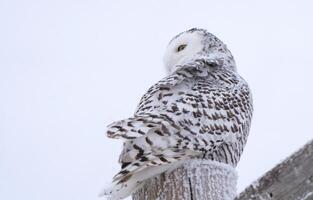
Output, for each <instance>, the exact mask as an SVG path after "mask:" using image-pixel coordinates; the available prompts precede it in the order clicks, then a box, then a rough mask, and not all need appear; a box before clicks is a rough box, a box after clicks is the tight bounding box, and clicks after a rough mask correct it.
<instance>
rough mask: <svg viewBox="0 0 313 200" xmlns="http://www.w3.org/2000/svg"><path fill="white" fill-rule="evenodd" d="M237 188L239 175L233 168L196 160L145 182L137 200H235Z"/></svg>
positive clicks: (137, 192)
mask: <svg viewBox="0 0 313 200" xmlns="http://www.w3.org/2000/svg"><path fill="white" fill-rule="evenodd" d="M236 185H237V172H236V170H235V169H234V168H233V167H232V166H231V165H227V164H223V163H219V162H215V161H208V160H201V159H193V160H189V161H187V162H185V163H184V164H183V165H182V166H181V167H179V168H177V169H175V170H173V171H171V172H168V173H163V174H161V175H159V176H158V177H155V178H151V179H149V180H147V181H145V183H144V185H143V187H141V188H140V189H139V190H138V191H136V192H135V193H134V195H133V200H169V199H170V200H197V199H206V200H233V199H234V198H235V197H236Z"/></svg>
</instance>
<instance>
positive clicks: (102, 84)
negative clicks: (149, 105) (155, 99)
mask: <svg viewBox="0 0 313 200" xmlns="http://www.w3.org/2000/svg"><path fill="white" fill-rule="evenodd" d="M311 2H312V1H310V0H307V1H286V0H284V1H272V0H263V1H258V2H257V1H253V2H252V1H233V2H231V1H207V0H206V1H204V0H203V1H200V0H198V1H178V0H177V1H166V0H163V1H160V0H154V1H126V0H125V1H105V0H89V1H87V0H85V1H83V0H51V1H47V0H46V1H43V0H41V1H39V0H28V1H22V0H20V1H17V0H0V94H1V96H0V199H5V200H17V199H25V200H43V199H44V200H55V199H58V200H96V199H98V197H97V195H98V193H99V192H100V189H101V188H102V186H104V185H105V184H106V183H109V182H110V180H111V177H112V176H113V175H114V173H116V172H117V170H118V169H119V166H118V164H117V162H116V161H117V157H118V154H119V151H120V147H121V143H120V142H118V141H112V140H109V139H107V138H106V137H105V135H104V131H105V125H106V124H109V123H110V122H112V121H114V120H118V119H122V118H126V117H129V116H131V115H132V113H133V111H134V109H135V107H136V105H137V103H138V101H139V98H140V97H141V95H142V94H144V92H145V91H146V90H147V88H148V87H149V86H150V85H152V84H153V83H155V82H157V81H158V80H159V79H161V78H162V77H163V76H164V74H165V73H164V70H163V66H162V55H163V52H164V49H165V46H166V44H167V42H168V41H169V40H170V39H171V37H173V36H174V35H176V34H177V33H179V32H181V31H184V30H186V29H189V28H192V27H202V28H206V29H208V30H209V31H211V32H212V33H214V34H216V35H217V36H218V37H220V38H221V39H222V40H223V41H224V42H225V43H227V45H228V47H229V48H230V49H231V51H232V52H233V54H234V56H235V58H236V61H237V64H238V70H239V73H240V74H241V75H242V76H243V77H244V78H245V79H246V80H247V81H248V82H249V84H250V86H251V89H252V91H253V94H254V104H255V113H254V118H253V123H252V129H251V132H250V138H249V140H248V144H247V147H246V149H245V152H244V154H243V156H242V159H241V162H240V164H239V166H238V172H239V181H238V191H241V190H243V189H244V188H245V187H246V186H247V185H249V184H250V183H251V182H252V181H254V180H255V179H257V178H258V177H260V176H261V175H262V174H263V173H265V172H266V171H267V170H269V169H271V168H272V167H274V166H275V164H277V163H279V162H280V161H282V160H283V159H284V158H286V157H287V156H288V155H290V154H291V153H292V152H294V151H295V150H297V149H298V148H299V147H301V146H302V145H303V144H305V143H306V142H307V141H308V140H309V139H311V138H313V134H312V129H311V127H312V123H313V121H312V114H313V107H312V102H313V95H312V91H313V90H312V86H313V78H312V76H313V70H312V68H313V55H312V52H313V37H312V36H313V28H312V27H313V26H312V18H313V12H312V7H313V4H312V3H311Z"/></svg>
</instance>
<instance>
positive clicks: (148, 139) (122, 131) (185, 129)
mask: <svg viewBox="0 0 313 200" xmlns="http://www.w3.org/2000/svg"><path fill="white" fill-rule="evenodd" d="M215 63H216V62H214V64H215ZM211 65H212V63H208V62H207V61H204V60H198V61H195V62H193V63H190V64H188V65H184V66H181V67H180V68H179V69H178V70H177V71H176V72H175V73H174V74H172V75H170V76H168V77H166V78H164V79H163V80H161V81H159V82H158V83H157V84H155V85H154V86H152V87H151V88H150V89H149V90H148V92H147V93H146V94H145V95H144V96H143V97H142V99H141V101H140V103H139V106H138V108H137V111H136V113H135V116H134V117H132V118H128V119H125V120H121V121H118V122H115V123H113V124H111V125H110V126H109V127H108V131H107V135H108V136H109V137H111V138H124V139H125V140H126V141H125V142H124V148H123V152H122V153H121V156H120V160H119V161H120V163H121V165H122V169H121V171H120V172H119V173H118V174H117V175H116V176H115V177H114V179H113V183H114V184H115V185H114V187H113V188H112V189H111V190H109V191H110V192H111V194H112V193H115V194H118V195H126V194H128V193H129V192H130V191H132V190H133V189H134V187H137V186H138V183H140V182H141V181H143V180H145V179H147V178H149V177H151V176H155V175H157V174H159V173H162V172H163V171H166V170H167V169H169V168H171V167H172V166H173V164H174V163H179V162H180V161H181V160H185V159H187V158H190V157H195V156H198V155H201V154H204V153H208V152H211V151H213V150H215V149H216V148H217V147H218V146H220V145H221V144H223V143H225V142H232V141H234V140H236V139H237V137H240V134H239V133H241V132H242V131H243V129H242V127H240V126H239V124H244V121H245V120H246V118H247V117H249V115H250V114H249V113H248V111H247V114H246V116H244V115H245V113H244V114H241V111H240V110H238V108H237V107H236V106H235V105H234V104H236V105H237V104H238V105H239V106H240V107H242V108H244V109H246V110H249V108H248V107H249V106H250V105H249V104H250V103H249V100H248V99H247V101H246V98H242V95H244V96H249V94H248V93H247V91H246V88H245V87H242V86H240V87H239V88H234V89H233V91H226V90H220V91H217V90H216V89H214V90H212V91H207V92H208V93H207V94H206V95H202V94H201V92H199V91H198V89H195V90H191V91H189V90H188V91H185V92H184V90H183V89H182V88H181V87H182V86H181V85H183V83H184V80H187V79H193V78H199V77H206V76H208V75H209V74H208V70H207V69H205V67H209V66H211ZM237 93H238V94H237ZM218 95H219V96H218ZM228 97H229V98H228ZM247 98H249V97H247ZM238 122H239V123H238ZM236 133H238V134H236Z"/></svg>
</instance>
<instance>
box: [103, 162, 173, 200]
mask: <svg viewBox="0 0 313 200" xmlns="http://www.w3.org/2000/svg"><path fill="white" fill-rule="evenodd" d="M176 165H177V163H173V164H167V165H161V166H151V167H146V166H145V167H143V169H142V170H140V171H137V170H135V171H137V172H134V173H133V174H132V172H129V173H127V175H126V176H122V177H123V178H122V179H121V178H119V179H118V180H114V181H113V183H112V184H111V185H110V186H109V187H107V188H105V189H104V191H103V192H102V193H101V194H100V196H107V199H110V200H118V199H124V198H126V197H128V196H130V195H131V194H132V193H134V192H135V191H136V190H137V189H139V188H140V187H141V186H142V185H143V182H144V180H146V179H148V178H152V177H155V176H156V175H159V174H161V173H163V172H165V171H167V170H169V169H171V168H173V166H176ZM137 169H138V168H137ZM120 173H123V172H122V171H121V172H120ZM120 173H119V174H120ZM119 174H117V175H116V176H118V175H119ZM118 177H119V176H118ZM123 179H124V180H123Z"/></svg>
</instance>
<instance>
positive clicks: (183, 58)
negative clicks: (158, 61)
mask: <svg viewBox="0 0 313 200" xmlns="http://www.w3.org/2000/svg"><path fill="white" fill-rule="evenodd" d="M201 41H202V36H201V35H200V34H199V33H198V32H197V31H195V32H191V33H190V32H184V33H182V34H181V35H179V36H178V37H177V38H175V39H174V40H172V41H171V42H170V43H169V45H168V46H167V48H166V51H165V55H164V64H165V67H166V70H167V72H168V73H172V72H173V71H175V69H176V67H177V65H181V64H184V63H185V62H187V61H189V60H190V59H192V58H193V57H194V56H195V55H196V54H197V53H199V52H201V51H202V49H203V44H202V42H201Z"/></svg>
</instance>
